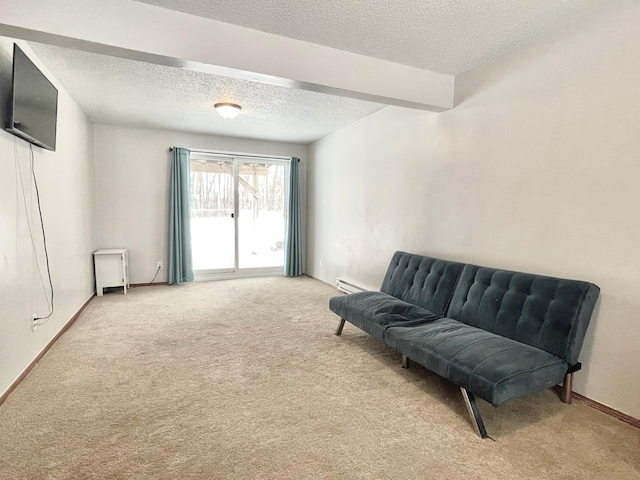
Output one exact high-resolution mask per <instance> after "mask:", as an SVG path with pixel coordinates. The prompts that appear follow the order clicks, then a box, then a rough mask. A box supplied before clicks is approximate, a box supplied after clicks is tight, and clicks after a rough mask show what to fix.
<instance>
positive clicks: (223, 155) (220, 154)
mask: <svg viewBox="0 0 640 480" xmlns="http://www.w3.org/2000/svg"><path fill="white" fill-rule="evenodd" d="M174 148H175V147H169V151H170V152H173V149H174ZM187 150H189V151H190V152H193V153H209V154H211V155H219V156H222V157H244V158H272V159H274V160H291V157H280V156H277V155H254V154H251V153H232V152H221V151H218V150H200V149H195V148H187ZM299 161H300V159H298V162H299Z"/></svg>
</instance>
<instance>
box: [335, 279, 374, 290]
mask: <svg viewBox="0 0 640 480" xmlns="http://www.w3.org/2000/svg"><path fill="white" fill-rule="evenodd" d="M336 287H338V290H340V291H341V292H344V293H357V292H368V291H369V289H368V288H367V287H364V286H362V285H359V284H357V283H356V282H354V281H353V280H348V279H346V278H343V277H338V278H336Z"/></svg>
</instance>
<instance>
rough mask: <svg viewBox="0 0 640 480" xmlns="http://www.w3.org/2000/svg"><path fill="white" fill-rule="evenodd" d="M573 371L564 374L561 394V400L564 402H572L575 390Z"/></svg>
mask: <svg viewBox="0 0 640 480" xmlns="http://www.w3.org/2000/svg"><path fill="white" fill-rule="evenodd" d="M572 387H573V372H571V373H567V374H566V375H565V376H564V382H562V393H561V394H560V400H562V401H563V402H564V403H571V392H572V390H573V388H572Z"/></svg>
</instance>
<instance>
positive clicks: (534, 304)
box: [329, 252, 600, 438]
mask: <svg viewBox="0 0 640 480" xmlns="http://www.w3.org/2000/svg"><path fill="white" fill-rule="evenodd" d="M380 290H381V291H380V292H361V293H353V294H349V295H343V296H338V297H333V298H331V300H330V302H329V305H330V308H331V310H332V311H333V312H335V313H336V314H338V315H339V316H340V323H339V325H338V329H337V331H336V335H340V334H341V333H342V328H343V327H344V322H345V320H346V321H348V322H350V323H352V324H353V325H355V326H356V327H358V328H360V329H362V330H364V331H365V332H367V333H369V334H370V335H372V336H374V337H375V338H377V339H379V340H381V341H383V342H384V343H385V344H387V345H388V346H389V347H391V348H393V349H395V350H397V351H399V352H400V353H401V354H402V364H403V366H404V367H408V366H409V361H410V360H411V361H414V362H416V363H419V364H420V365H422V366H423V367H425V368H427V369H429V370H431V371H433V372H435V373H437V374H438V375H440V376H442V377H444V378H446V379H448V380H450V381H452V382H453V383H455V384H456V385H458V386H459V387H460V389H461V391H462V394H463V398H464V400H465V404H466V406H467V409H468V411H469V414H470V416H471V419H472V422H473V425H474V428H475V429H476V432H477V433H478V434H479V435H480V436H481V437H482V438H486V437H487V436H488V435H487V433H486V430H485V427H484V424H483V422H482V417H481V416H480V412H479V410H478V408H477V405H476V402H475V395H477V396H479V397H481V398H483V399H485V400H486V401H488V402H490V403H491V404H493V405H494V406H498V405H501V404H502V403H504V402H507V401H509V400H513V399H516V398H519V397H523V396H525V395H529V394H532V393H535V392H538V391H540V390H544V389H547V388H550V387H552V386H554V385H557V384H559V383H560V382H563V389H562V394H561V398H562V401H563V402H565V403H571V383H572V379H573V372H575V371H577V370H579V369H580V367H581V365H580V363H579V362H578V354H579V353H580V349H581V348H582V343H583V341H584V336H585V333H586V330H587V326H588V324H589V320H590V318H591V313H592V312H593V309H594V307H595V304H596V300H597V298H598V294H599V292H600V289H599V288H598V287H597V286H596V285H593V284H591V283H587V282H581V281H577V280H564V279H558V278H552V277H545V276H542V275H532V274H527V273H520V272H510V271H506V270H497V269H494V268H487V267H478V266H476V265H468V264H462V263H456V262H449V261H446V260H440V259H437V258H430V257H424V256H421V255H414V254H410V253H405V252H396V253H395V254H394V255H393V258H392V260H391V264H390V265H389V268H388V270H387V273H386V275H385V277H384V280H383V282H382V287H381V289H380Z"/></svg>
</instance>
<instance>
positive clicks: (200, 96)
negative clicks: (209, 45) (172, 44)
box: [29, 43, 385, 143]
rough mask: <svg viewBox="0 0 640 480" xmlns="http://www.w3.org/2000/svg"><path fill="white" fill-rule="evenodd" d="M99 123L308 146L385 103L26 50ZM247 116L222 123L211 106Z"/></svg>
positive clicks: (45, 48) (38, 47) (37, 47)
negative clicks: (234, 107)
mask: <svg viewBox="0 0 640 480" xmlns="http://www.w3.org/2000/svg"><path fill="white" fill-rule="evenodd" d="M29 45H30V46H31V48H32V49H33V51H34V52H35V53H36V55H38V57H40V59H41V60H42V61H43V62H44V63H45V65H46V66H47V67H48V68H49V69H50V70H51V72H52V73H53V75H54V76H55V77H56V78H57V79H58V80H59V81H60V83H62V85H64V87H65V88H66V89H67V91H69V93H70V94H71V96H72V97H73V98H74V99H75V101H76V102H77V103H78V104H79V105H80V106H81V108H82V109H83V110H84V112H85V113H86V114H87V115H88V116H89V118H90V119H91V120H92V121H93V122H96V123H106V124H115V125H127V126H133V127H143V128H159V129H170V130H178V131H187V132H193V133H203V134H209V135H211V134H215V135H226V136H234V137H245V138H257V139H264V140H274V141H281V142H295V143H309V142H312V141H314V140H317V139H319V138H322V137H323V136H325V135H328V134H329V133H331V132H333V131H335V130H338V129H339V128H342V127H344V126H346V125H348V124H350V123H352V122H354V121H356V120H359V119H360V118H363V117H365V116H367V115H370V114H372V113H374V112H376V111H378V110H380V109H382V108H384V107H385V105H380V104H378V103H371V102H365V101H361V100H354V99H350V98H344V97H337V96H332V95H326V94H322V93H316V92H309V91H303V90H295V89H290V88H284V87H278V86H273V85H267V84H263V83H257V82H250V81H245V80H237V79H232V78H228V77H222V76H216V75H210V74H207V73H200V72H194V71H190V70H183V69H180V68H174V67H167V66H162V65H155V64H150V63H144V62H137V61H133V60H126V59H122V58H116V57H110V56H106V55H99V54H94V53H87V52H83V51H79V50H71V49H67V48H62V47H55V46H51V45H44V44H39V43H30V44H29ZM225 101H227V102H234V103H239V104H240V105H242V113H241V114H240V115H239V116H238V117H236V118H235V119H233V120H226V119H224V118H222V117H220V116H219V115H218V114H217V112H216V111H215V109H214V108H213V104H214V103H216V102H225Z"/></svg>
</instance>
